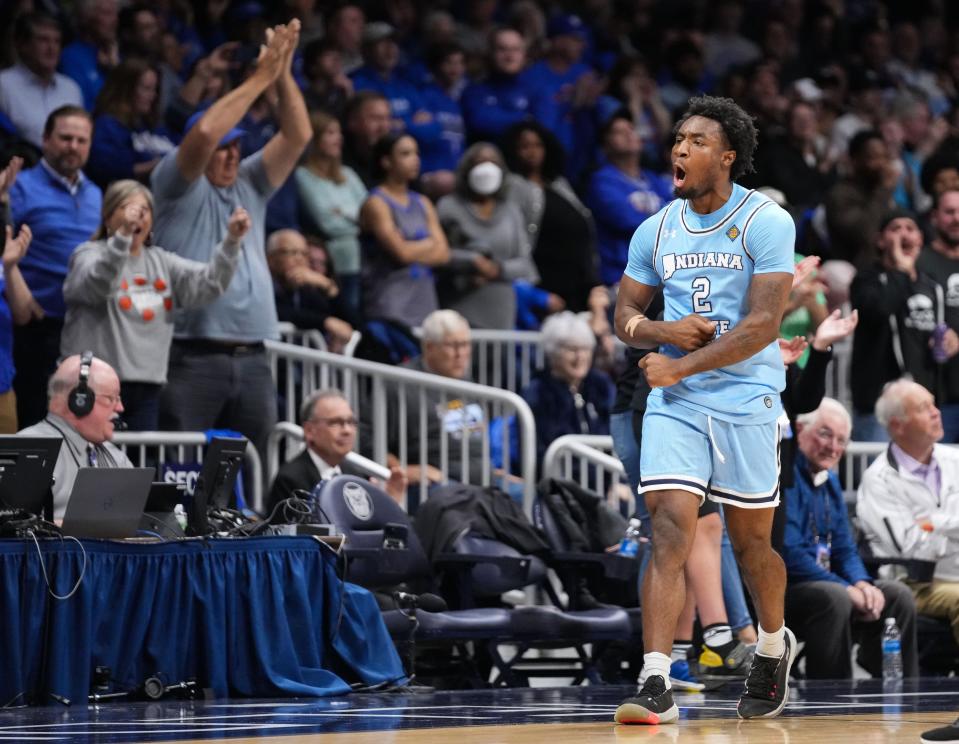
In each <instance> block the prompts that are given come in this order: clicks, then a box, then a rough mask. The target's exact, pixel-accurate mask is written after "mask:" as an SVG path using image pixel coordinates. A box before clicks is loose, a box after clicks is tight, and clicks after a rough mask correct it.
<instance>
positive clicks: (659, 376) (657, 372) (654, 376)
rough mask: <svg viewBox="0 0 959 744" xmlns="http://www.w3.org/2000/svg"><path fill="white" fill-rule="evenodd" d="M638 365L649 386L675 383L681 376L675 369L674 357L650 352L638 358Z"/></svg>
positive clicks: (656, 386) (664, 385)
mask: <svg viewBox="0 0 959 744" xmlns="http://www.w3.org/2000/svg"><path fill="white" fill-rule="evenodd" d="M639 367H640V369H642V370H643V372H644V373H645V374H646V382H648V383H649V386H650V387H651V388H658V387H669V386H670V385H675V384H676V383H677V382H679V381H680V380H681V379H683V376H682V375H681V374H680V373H679V371H678V370H677V364H676V360H675V359H671V358H670V357H668V356H664V355H662V354H658V353H656V352H652V353H650V354H647V355H646V356H644V357H643V358H642V359H640V360H639Z"/></svg>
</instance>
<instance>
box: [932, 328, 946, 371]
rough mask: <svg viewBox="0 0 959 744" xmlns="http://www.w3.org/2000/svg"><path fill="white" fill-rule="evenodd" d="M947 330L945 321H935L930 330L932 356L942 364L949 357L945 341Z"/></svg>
mask: <svg viewBox="0 0 959 744" xmlns="http://www.w3.org/2000/svg"><path fill="white" fill-rule="evenodd" d="M948 330H949V326H947V325H946V324H945V323H937V324H936V327H935V328H934V329H933V331H932V358H933V359H935V360H936V361H937V362H938V363H939V364H943V363H944V362H946V361H948V359H949V356H948V354H946V343H945V339H946V331H948Z"/></svg>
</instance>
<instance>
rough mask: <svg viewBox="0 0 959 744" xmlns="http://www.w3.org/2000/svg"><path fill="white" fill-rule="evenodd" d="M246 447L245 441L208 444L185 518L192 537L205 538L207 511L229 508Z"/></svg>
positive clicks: (219, 440)
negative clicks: (201, 536) (186, 517)
mask: <svg viewBox="0 0 959 744" xmlns="http://www.w3.org/2000/svg"><path fill="white" fill-rule="evenodd" d="M246 445H247V439H246V437H237V438H227V437H214V438H213V439H212V440H211V441H210V444H209V446H207V448H206V454H204V456H203V467H202V468H200V476H199V478H197V481H196V488H194V490H193V501H192V503H191V504H190V510H189V515H188V516H189V524H190V532H191V533H192V534H194V535H205V534H207V533H208V532H209V522H208V520H207V512H208V510H210V509H225V508H226V507H228V506H229V504H230V497H231V495H232V494H233V487H234V485H235V484H236V477H237V475H238V473H239V472H240V466H241V465H242V464H243V455H244V453H245V452H246Z"/></svg>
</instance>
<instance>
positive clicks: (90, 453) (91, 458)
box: [87, 444, 97, 468]
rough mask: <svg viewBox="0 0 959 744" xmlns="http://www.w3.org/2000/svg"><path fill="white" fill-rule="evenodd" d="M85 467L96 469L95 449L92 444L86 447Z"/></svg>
mask: <svg viewBox="0 0 959 744" xmlns="http://www.w3.org/2000/svg"><path fill="white" fill-rule="evenodd" d="M87 465H89V466H90V467H91V468H95V467H97V448H96V447H94V446H93V445H92V444H88V445H87Z"/></svg>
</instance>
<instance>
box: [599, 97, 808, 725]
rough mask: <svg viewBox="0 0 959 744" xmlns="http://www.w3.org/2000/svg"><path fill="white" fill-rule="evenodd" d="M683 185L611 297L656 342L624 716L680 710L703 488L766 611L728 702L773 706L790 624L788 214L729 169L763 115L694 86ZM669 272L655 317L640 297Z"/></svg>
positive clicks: (678, 183)
mask: <svg viewBox="0 0 959 744" xmlns="http://www.w3.org/2000/svg"><path fill="white" fill-rule="evenodd" d="M674 135H675V140H674V143H673V149H672V164H673V189H674V192H675V194H676V196H677V197H678V198H677V199H676V200H674V201H672V202H670V203H669V204H668V205H667V206H666V207H664V208H663V209H661V210H660V211H659V212H658V213H657V214H655V215H653V216H652V217H650V218H649V219H647V220H646V221H645V222H643V224H641V225H640V226H639V228H638V229H637V230H636V233H635V234H634V235H633V238H632V241H631V243H630V247H629V262H628V264H627V266H626V273H625V274H624V276H623V279H622V281H621V283H620V287H619V297H618V299H617V302H616V333H617V335H618V336H619V337H620V339H622V340H623V341H624V342H625V343H627V344H629V345H631V346H635V347H640V348H650V347H659V350H658V352H654V353H650V354H647V355H646V356H645V357H643V359H642V361H641V362H640V366H641V367H642V369H643V371H644V372H645V374H646V378H647V380H648V382H649V384H650V386H651V387H652V388H653V392H652V393H651V394H650V396H649V401H648V403H647V409H646V415H645V417H644V420H643V448H642V453H641V478H640V488H639V491H640V493H642V494H643V495H644V497H645V499H646V505H647V506H648V508H649V512H650V518H651V522H652V558H651V561H650V565H649V568H648V570H647V571H646V577H645V580H644V582H643V587H642V606H643V644H644V647H645V656H644V658H643V672H642V674H641V676H640V689H639V691H638V692H637V694H636V696H635V697H632V698H629V699H627V700H625V701H624V702H623V704H622V705H620V706H619V708H618V710H617V711H616V721H617V722H619V723H650V724H655V723H668V722H672V721H675V720H676V719H677V718H678V717H679V710H678V708H677V707H676V705H675V704H674V703H673V698H672V691H671V690H670V683H669V667H670V656H669V654H670V650H671V648H672V641H673V632H674V629H675V625H676V620H677V618H678V617H679V614H680V612H681V610H682V608H683V602H684V599H685V597H684V591H678V592H677V591H676V587H684V578H683V566H684V564H685V562H686V558H687V556H688V554H689V549H690V546H691V544H692V540H693V535H694V534H695V530H696V517H697V512H698V510H699V506H700V504H701V503H702V502H703V500H704V499H706V498H709V499H712V500H714V501H719V502H721V503H722V504H723V505H724V507H725V514H726V527H727V530H728V531H729V536H730V538H731V540H732V543H733V547H734V549H735V552H736V557H737V559H738V561H739V565H740V566H741V568H742V569H743V573H744V575H745V579H746V584H747V586H748V587H749V590H750V592H751V594H752V597H753V601H754V604H755V606H756V610H757V612H758V614H759V642H758V644H757V647H756V655H755V657H754V660H753V663H752V666H751V667H750V670H749V674H748V676H747V678H746V686H745V689H744V691H743V694H742V696H741V698H740V700H739V706H738V708H737V710H738V713H739V716H740V717H741V718H756V717H772V716H776V715H779V713H780V712H781V711H782V709H783V707H784V706H785V705H786V699H787V697H788V684H789V669H790V666H791V665H792V663H793V660H794V659H795V656H796V639H795V637H794V636H793V634H792V633H791V632H790V631H789V630H788V629H787V628H786V627H785V623H784V621H783V592H784V589H785V585H786V570H785V566H784V565H783V562H782V559H781V558H780V557H779V555H778V554H777V553H776V552H775V551H774V550H773V549H772V546H771V544H770V533H771V529H772V521H773V508H774V507H775V506H776V505H777V504H778V503H779V490H778V489H779V458H778V447H779V430H778V424H777V418H778V417H779V415H780V413H781V410H782V409H781V405H780V400H779V393H780V391H781V390H782V389H783V387H784V386H785V371H784V367H783V362H782V357H781V356H780V351H779V347H778V344H777V342H776V338H777V336H778V332H779V324H780V321H781V320H782V317H783V312H784V310H785V307H786V299H787V297H788V295H789V290H790V286H791V283H792V272H793V245H794V242H795V228H794V226H793V221H792V219H791V218H790V216H789V215H788V214H787V213H786V212H785V211H784V210H782V209H781V208H780V207H779V206H777V205H776V204H774V203H773V202H772V201H770V200H769V199H768V198H766V197H765V196H763V195H761V194H758V193H756V192H754V191H749V190H747V189H744V188H743V187H741V186H739V185H737V184H736V183H735V180H736V179H737V178H738V177H739V176H741V175H743V174H744V173H748V172H749V171H751V170H752V155H753V151H754V149H755V147H756V128H755V126H754V125H753V122H752V119H751V118H750V117H749V115H748V114H747V113H746V112H745V111H743V110H742V109H741V108H740V107H739V106H737V105H736V104H735V103H734V102H733V101H732V100H731V99H728V98H713V97H708V96H706V97H702V98H693V99H691V100H690V102H689V108H688V109H687V111H686V113H685V114H684V115H683V116H682V118H681V119H680V120H679V122H678V123H677V125H676V128H675V130H674ZM660 286H662V289H663V295H664V299H665V304H666V309H665V313H664V316H663V320H662V321H657V320H654V319H652V318H647V317H646V316H645V315H644V313H645V311H646V308H647V306H648V304H649V302H650V300H651V299H652V297H653V295H654V293H655V292H656V291H657V289H658V288H659V287H660Z"/></svg>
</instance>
